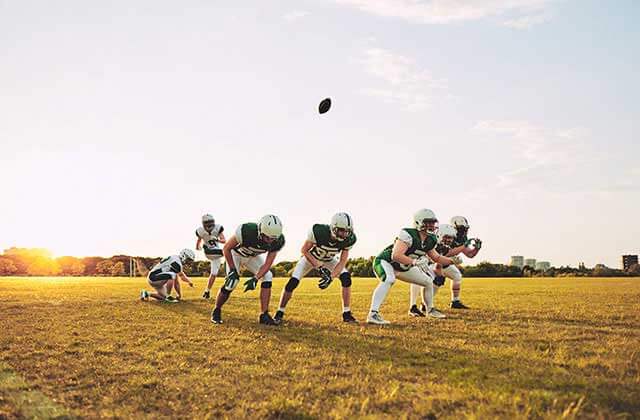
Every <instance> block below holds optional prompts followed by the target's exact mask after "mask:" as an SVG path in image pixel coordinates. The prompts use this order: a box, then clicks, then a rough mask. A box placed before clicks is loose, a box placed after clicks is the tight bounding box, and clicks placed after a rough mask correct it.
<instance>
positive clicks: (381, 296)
mask: <svg viewBox="0 0 640 420" xmlns="http://www.w3.org/2000/svg"><path fill="white" fill-rule="evenodd" d="M373 272H374V273H375V274H376V277H377V278H378V280H380V283H379V284H378V287H376V289H375V290H374V291H373V295H372V296H371V307H370V308H369V315H367V322H368V323H370V324H378V325H384V324H389V321H386V320H385V319H384V318H382V315H380V306H382V304H383V303H384V301H385V299H386V298H387V295H388V294H389V290H391V286H393V283H395V282H396V274H395V271H394V270H393V267H392V266H391V264H390V263H388V262H387V261H385V260H381V259H378V258H375V259H374V260H373Z"/></svg>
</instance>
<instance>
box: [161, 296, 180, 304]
mask: <svg viewBox="0 0 640 420" xmlns="http://www.w3.org/2000/svg"><path fill="white" fill-rule="evenodd" d="M163 302H167V303H178V302H180V299H177V298H174V297H173V296H171V295H169V296H167V297H166V298H164V300H163Z"/></svg>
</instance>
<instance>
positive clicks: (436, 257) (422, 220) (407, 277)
mask: <svg viewBox="0 0 640 420" xmlns="http://www.w3.org/2000/svg"><path fill="white" fill-rule="evenodd" d="M413 221H414V227H413V228H404V229H402V230H401V231H400V233H399V234H398V237H397V238H396V240H395V241H394V243H393V244H392V245H389V246H388V247H387V248H385V249H384V251H382V252H381V253H380V254H379V255H378V256H377V257H376V258H375V259H374V260H373V270H374V272H375V274H376V277H378V279H379V280H380V284H378V287H376V289H375V290H374V292H373V296H372V298H371V309H370V311H369V315H368V316H367V322H368V323H370V324H379V325H384V324H389V321H386V320H385V319H384V318H383V317H382V315H381V314H380V312H379V311H380V306H381V305H382V303H383V302H384V300H385V299H386V297H387V294H388V293H389V290H391V286H393V284H394V283H395V281H396V278H399V279H400V280H402V281H406V282H408V283H413V284H417V285H419V286H423V288H422V292H423V299H424V300H425V302H427V306H428V308H429V311H428V313H429V316H431V317H433V318H445V315H444V314H443V313H442V312H440V311H438V310H437V309H436V308H434V307H433V287H432V286H433V277H434V274H433V272H432V271H431V268H430V267H429V258H431V259H432V260H433V261H437V262H439V263H442V264H453V261H452V260H451V259H450V258H447V257H445V256H442V255H440V254H439V253H438V252H437V251H436V250H435V247H436V244H437V242H438V239H437V237H436V235H435V234H433V233H432V231H433V230H435V226H436V223H437V222H438V219H436V216H435V214H434V213H433V211H431V210H429V209H422V210H418V211H417V212H416V213H415V215H414V217H413ZM427 256H428V257H429V258H427Z"/></svg>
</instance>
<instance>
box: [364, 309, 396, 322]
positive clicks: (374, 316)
mask: <svg viewBox="0 0 640 420" xmlns="http://www.w3.org/2000/svg"><path fill="white" fill-rule="evenodd" d="M367 324H376V325H388V324H391V322H389V321H387V320H385V319H384V318H383V317H382V315H380V312H377V311H371V312H369V315H367Z"/></svg>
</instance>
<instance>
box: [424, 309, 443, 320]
mask: <svg viewBox="0 0 640 420" xmlns="http://www.w3.org/2000/svg"><path fill="white" fill-rule="evenodd" d="M428 314H429V316H430V317H431V318H437V319H443V318H446V317H447V316H446V315H445V314H443V313H442V312H440V311H439V310H437V309H436V308H431V309H429V312H428Z"/></svg>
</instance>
